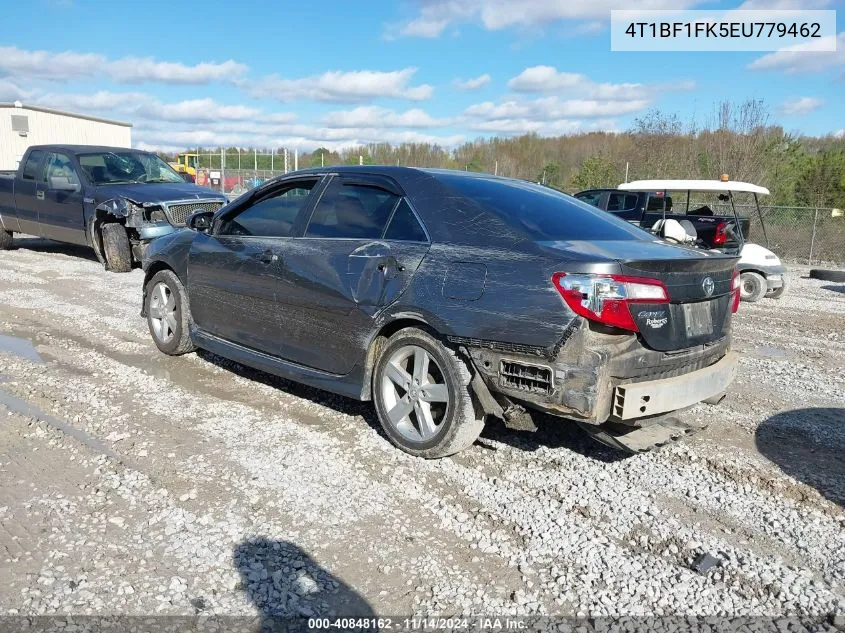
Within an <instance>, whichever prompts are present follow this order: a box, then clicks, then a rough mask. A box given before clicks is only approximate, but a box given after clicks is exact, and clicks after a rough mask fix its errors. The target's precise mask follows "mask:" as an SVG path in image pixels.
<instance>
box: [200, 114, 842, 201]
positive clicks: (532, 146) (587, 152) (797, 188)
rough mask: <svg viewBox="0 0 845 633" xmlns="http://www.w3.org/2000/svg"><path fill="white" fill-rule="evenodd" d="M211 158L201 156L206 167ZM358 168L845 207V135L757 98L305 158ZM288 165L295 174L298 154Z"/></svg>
mask: <svg viewBox="0 0 845 633" xmlns="http://www.w3.org/2000/svg"><path fill="white" fill-rule="evenodd" d="M258 151H259V152H266V153H268V154H269V153H270V149H266V150H258ZM199 152H200V153H201V154H202V153H212V156H211V159H210V160H211V161H212V162H211V163H210V164H208V165H204V166H210V167H219V166H220V165H219V153H220V150H219V148H218V149H214V150H212V149H202V148H199ZM275 152H276V155H275V158H274V161H273V162H274V167H275V169H276V170H281V169H282V167H283V158H282V155H281V152H282V150H275ZM213 153H216V154H217V162H216V164H215V163H214V162H213V161H214V154H213ZM236 154H237V149H236V148H230V149H229V150H227V159H226V166H227V168H233V167H235V166H236V165H233V164H232V157H233V156H235V155H236ZM208 160H209V159H208V157H206V158H205V159H203V158H202V157H201V165H203V163H204V162H205V161H208ZM254 162H255V159H254V157H253V154H252V151H251V150H250V151H249V152H242V159H241V166H242V168H244V169H252V168H253V166H254ZM359 162H363V163H364V164H380V165H405V166H416V167H439V168H446V169H459V170H467V171H476V172H488V173H497V174H499V175H502V176H508V177H513V178H520V179H523V180H531V181H534V182H540V183H543V184H545V185H547V186H550V187H554V188H557V189H560V190H562V191H567V192H570V193H572V192H576V191H580V190H583V189H590V188H599V187H615V186H617V185H618V184H619V183H621V182H624V181H625V180H626V177H627V180H639V179H647V178H701V179H718V178H719V176H720V175H721V174H728V175H729V176H730V178H731V179H732V180H744V181H747V182H752V183H755V184H761V185H763V186H765V187H768V188H769V190H770V191H771V193H772V195H771V196H770V197H769V198H768V199H767V200H766V203H767V204H771V205H785V206H812V207H821V208H831V207H839V208H842V207H845V138H842V137H835V136H833V135H829V136H825V137H810V136H800V135H795V134H791V133H789V132H787V131H786V130H784V129H783V128H782V127H781V126H778V125H775V124H772V123H770V115H769V112H768V110H767V109H766V107H765V105H764V104H763V102H762V101H757V100H750V101H746V102H742V103H733V102H730V101H726V102H723V103H721V104H719V105H717V106H716V107H715V108H714V110H713V112H712V113H710V114H709V115H707V116H706V117H705V118H704V119H701V117H694V118H691V119H690V120H688V121H683V120H681V119H680V118H679V117H678V116H677V115H674V114H671V113H666V112H662V111H660V110H651V111H649V112H648V113H646V114H645V115H644V116H643V117H641V118H639V119H636V120H635V121H634V124H633V125H632V127H631V129H629V130H627V131H625V132H622V133H607V132H590V133H582V134H573V135H567V136H559V137H541V136H538V135H537V134H524V135H521V136H514V137H494V138H481V139H477V140H475V141H471V142H467V143H464V144H463V145H461V146H459V147H457V148H454V149H451V150H450V149H447V148H444V147H441V146H439V145H436V144H430V143H402V144H399V145H391V144H389V143H373V144H368V145H363V146H360V147H352V148H348V149H345V150H343V151H340V152H334V151H330V150H328V149H326V148H317V149H316V150H314V151H312V152H307V153H302V154H300V155H299V166H300V168H305V167H313V166H320V165H326V166H328V165H336V164H358V163H359ZM258 163H259V166H258V168H259V169H270V157H269V156H262V155H259V156H258ZM289 166H290V169H293V158H292V156H291V157H290V158H289Z"/></svg>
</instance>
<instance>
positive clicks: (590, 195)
mask: <svg viewBox="0 0 845 633" xmlns="http://www.w3.org/2000/svg"><path fill="white" fill-rule="evenodd" d="M601 194H602V192H601V191H586V192H584V193H579V194H578V195H576V196H575V197H576V198H578V199H579V200H580V201H581V202H586V203H587V204H591V205H593V206H594V207H597V206H599V204H600V203H601Z"/></svg>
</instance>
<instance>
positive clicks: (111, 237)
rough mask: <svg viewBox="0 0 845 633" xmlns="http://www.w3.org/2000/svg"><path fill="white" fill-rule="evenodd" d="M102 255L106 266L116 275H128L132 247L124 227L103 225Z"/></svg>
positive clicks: (112, 224)
mask: <svg viewBox="0 0 845 633" xmlns="http://www.w3.org/2000/svg"><path fill="white" fill-rule="evenodd" d="M102 235H103V253H104V254H105V256H106V266H107V267H108V269H109V270H111V271H113V272H116V273H128V272H130V271H131V270H132V247H131V246H130V244H129V236H128V235H127V234H126V227H124V226H123V225H122V224H118V223H117V222H111V223H109V224H104V225H103V229H102Z"/></svg>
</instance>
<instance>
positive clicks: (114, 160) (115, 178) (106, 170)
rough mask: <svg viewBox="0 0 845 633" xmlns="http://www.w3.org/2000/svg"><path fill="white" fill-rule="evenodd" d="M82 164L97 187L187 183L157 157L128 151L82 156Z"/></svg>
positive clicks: (94, 153) (80, 156) (80, 162)
mask: <svg viewBox="0 0 845 633" xmlns="http://www.w3.org/2000/svg"><path fill="white" fill-rule="evenodd" d="M78 158H79V164H80V165H81V166H82V170H83V171H84V172H85V174H86V175H87V176H88V179H89V180H90V181H91V182H92V183H93V184H95V185H118V184H129V183H161V182H170V183H175V182H180V183H181V182H185V181H184V180H183V179H182V176H180V175H179V174H177V173H176V172H175V171H174V170H173V168H172V167H171V166H170V165H168V164H167V163H165V162H164V161H163V160H161V159H160V158H159V157H158V156H156V155H155V154H148V153H146V152H137V151H134V152H133V151H131V150H126V151H125V152H123V151H118V152H92V153H90V154H80V155H79V157H78Z"/></svg>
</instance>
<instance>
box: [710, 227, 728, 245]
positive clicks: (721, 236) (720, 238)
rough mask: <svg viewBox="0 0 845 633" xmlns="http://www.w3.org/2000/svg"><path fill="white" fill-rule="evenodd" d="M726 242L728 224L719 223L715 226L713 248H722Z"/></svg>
mask: <svg viewBox="0 0 845 633" xmlns="http://www.w3.org/2000/svg"><path fill="white" fill-rule="evenodd" d="M727 242H728V223H727V222H719V223H718V224H717V225H716V234H715V235H714V236H713V246H724V245H725V244H727Z"/></svg>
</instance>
